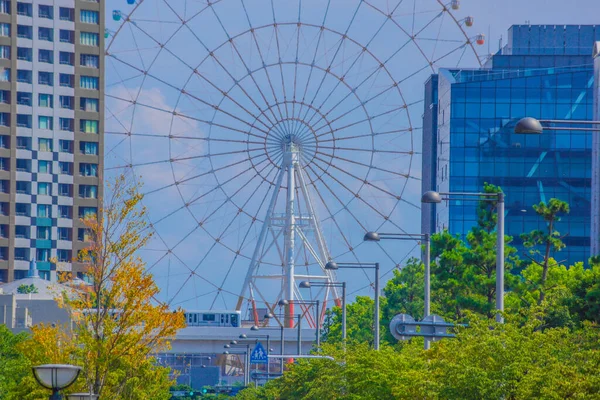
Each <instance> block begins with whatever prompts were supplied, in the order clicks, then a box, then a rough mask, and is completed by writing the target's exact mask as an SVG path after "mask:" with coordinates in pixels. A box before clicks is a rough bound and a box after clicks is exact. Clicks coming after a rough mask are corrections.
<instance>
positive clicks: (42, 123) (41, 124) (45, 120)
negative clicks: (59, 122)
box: [38, 115, 54, 129]
mask: <svg viewBox="0 0 600 400" xmlns="http://www.w3.org/2000/svg"><path fill="white" fill-rule="evenodd" d="M38 128H40V129H54V118H53V117H49V116H47V115H40V116H38Z"/></svg>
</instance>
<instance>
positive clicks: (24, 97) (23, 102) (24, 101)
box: [17, 92, 32, 107]
mask: <svg viewBox="0 0 600 400" xmlns="http://www.w3.org/2000/svg"><path fill="white" fill-rule="evenodd" d="M17 104H18V105H20V106H29V107H31V105H32V101H31V93H29V92H17Z"/></svg>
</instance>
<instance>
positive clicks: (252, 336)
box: [240, 327, 271, 376]
mask: <svg viewBox="0 0 600 400" xmlns="http://www.w3.org/2000/svg"><path fill="white" fill-rule="evenodd" d="M252 328H254V327H252ZM257 328H258V327H257ZM252 330H257V329H252ZM260 338H266V339H267V355H269V352H270V351H271V335H268V334H267V335H254V334H251V335H246V334H245V333H242V334H241V335H240V339H260ZM270 372H271V366H270V362H269V360H268V359H267V376H268V374H269V373H270Z"/></svg>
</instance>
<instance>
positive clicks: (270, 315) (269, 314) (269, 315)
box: [265, 313, 275, 319]
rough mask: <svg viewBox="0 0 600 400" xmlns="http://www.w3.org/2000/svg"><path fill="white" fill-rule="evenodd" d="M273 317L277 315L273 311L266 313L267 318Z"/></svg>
mask: <svg viewBox="0 0 600 400" xmlns="http://www.w3.org/2000/svg"><path fill="white" fill-rule="evenodd" d="M273 317H275V316H274V315H273V313H266V314H265V319H269V318H273Z"/></svg>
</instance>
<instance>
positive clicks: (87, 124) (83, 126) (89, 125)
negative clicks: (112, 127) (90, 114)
mask: <svg viewBox="0 0 600 400" xmlns="http://www.w3.org/2000/svg"><path fill="white" fill-rule="evenodd" d="M79 130H80V131H81V132H83V133H98V121H96V120H91V119H80V120H79Z"/></svg>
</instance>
